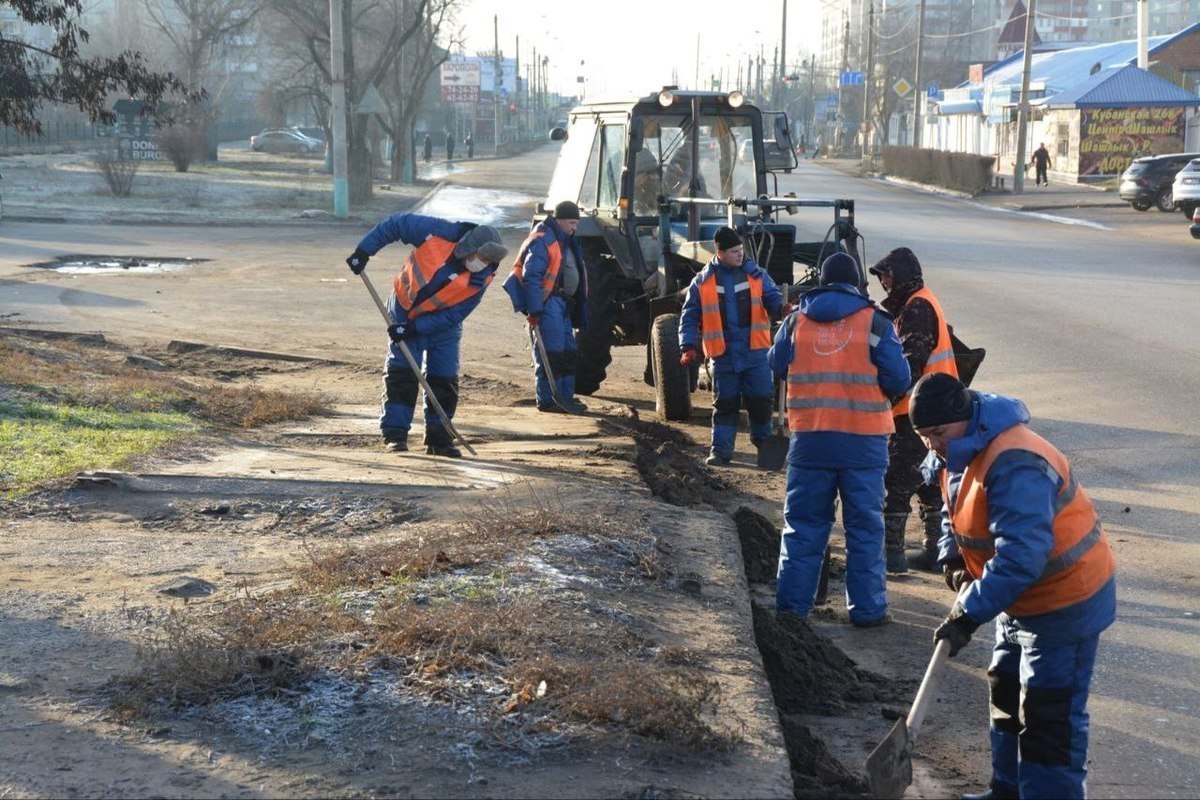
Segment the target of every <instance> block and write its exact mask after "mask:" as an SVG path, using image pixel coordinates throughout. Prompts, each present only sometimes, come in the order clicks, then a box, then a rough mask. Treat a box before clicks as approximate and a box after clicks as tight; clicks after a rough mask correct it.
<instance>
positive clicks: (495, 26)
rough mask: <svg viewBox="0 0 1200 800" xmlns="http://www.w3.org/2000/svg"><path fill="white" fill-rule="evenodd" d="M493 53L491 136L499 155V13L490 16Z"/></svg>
mask: <svg viewBox="0 0 1200 800" xmlns="http://www.w3.org/2000/svg"><path fill="white" fill-rule="evenodd" d="M492 36H493V38H494V46H495V48H496V50H495V53H494V54H493V56H492V136H493V138H494V139H495V145H496V155H500V15H499V14H496V15H494V16H493V17H492Z"/></svg>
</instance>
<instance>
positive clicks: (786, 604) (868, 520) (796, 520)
mask: <svg viewBox="0 0 1200 800" xmlns="http://www.w3.org/2000/svg"><path fill="white" fill-rule="evenodd" d="M861 276H862V271H861V270H860V269H859V266H858V262H856V261H855V260H854V258H853V257H852V256H850V255H848V254H846V253H834V254H833V255H831V256H829V257H828V258H826V259H825V261H823V262H822V263H821V270H820V286H818V287H817V288H816V289H812V290H810V291H808V292H805V293H804V295H802V296H801V297H800V304H799V308H798V309H797V310H796V312H795V313H794V314H791V315H789V316H788V317H787V318H786V319H785V320H784V321H783V324H782V325H780V326H779V330H778V331H777V332H776V334H775V343H774V345H773V346H772V347H771V352H770V367H771V370H772V372H774V374H775V375H776V376H778V377H779V378H781V379H784V380H786V381H787V415H788V428H789V430H791V433H792V441H791V445H790V446H789V448H788V468H787V494H786V495H785V498H784V503H783V518H784V528H783V542H782V545H781V547H780V550H779V570H778V576H777V581H776V590H775V608H776V610H778V611H781V612H788V613H791V614H795V615H797V616H800V617H807V616H808V614H809V613H810V612H811V611H812V607H813V603H814V599H815V596H816V592H817V584H818V582H819V579H820V573H821V562H822V561H823V560H824V557H825V549H826V547H827V546H828V543H829V534H830V529H831V528H832V526H833V517H834V507H835V502H836V500H837V498H838V497H840V498H841V500H842V527H843V528H844V529H845V531H846V608H847V610H848V611H849V616H850V622H851V623H853V624H854V625H857V626H860V627H874V626H878V625H883V624H885V623H887V622H888V621H889V620H890V619H891V616H890V615H889V614H888V600H887V575H886V573H885V571H884V560H883V474H884V472H886V471H887V463H888V460H887V440H888V435H889V434H890V433H891V432H892V430H893V426H892V400H893V398H895V397H897V396H899V395H901V394H903V393H904V391H905V390H906V389H907V388H908V381H909V370H908V363H907V362H906V361H905V360H904V354H903V353H902V352H901V350H900V340H899V339H898V338H897V337H896V330H895V328H894V327H893V326H892V318H891V316H889V315H888V314H887V312H885V311H883V310H881V309H879V308H876V307H875V305H874V304H873V303H872V302H871V301H870V300H869V299H867V296H866V295H865V294H864V293H863V292H862V290H861V289H859V285H860V282H861V281H860V278H861Z"/></svg>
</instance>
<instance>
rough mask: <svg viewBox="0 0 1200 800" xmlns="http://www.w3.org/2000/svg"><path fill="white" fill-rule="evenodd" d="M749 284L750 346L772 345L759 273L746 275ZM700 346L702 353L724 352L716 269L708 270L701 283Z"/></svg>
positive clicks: (711, 355)
mask: <svg viewBox="0 0 1200 800" xmlns="http://www.w3.org/2000/svg"><path fill="white" fill-rule="evenodd" d="M746 282H747V283H748V284H749V287H750V349H751V350H766V349H768V348H769V347H770V346H771V319H770V317H768V316H767V309H766V307H765V306H763V301H762V292H763V289H762V276H761V275H753V276H752V275H747V276H746ZM699 293H700V347H701V349H703V350H704V355H706V356H708V357H709V358H716V357H717V356H720V355H723V354H724V353H725V328H724V326H723V325H722V324H721V295H722V293H723V292H722V291H721V290H720V287H719V286H718V285H717V271H716V270H715V269H713V270H710V271H709V273H708V277H707V278H705V279H704V280H703V281H701V282H700V287H699Z"/></svg>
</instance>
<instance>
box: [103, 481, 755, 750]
mask: <svg viewBox="0 0 1200 800" xmlns="http://www.w3.org/2000/svg"><path fill="white" fill-rule="evenodd" d="M488 519H489V523H488V524H485V523H484V521H483V519H482V518H481V517H474V518H469V519H466V520H464V521H463V522H462V523H460V524H456V525H451V524H439V525H424V526H419V527H418V526H412V528H411V529H410V530H409V535H408V536H407V538H405V539H397V540H394V541H390V542H385V543H376V544H371V545H367V546H354V547H344V546H343V547H337V548H333V549H329V550H325V551H316V550H310V552H309V562H308V563H307V564H304V565H302V566H300V567H299V568H298V569H297V570H296V582H295V583H294V584H293V587H292V588H291V589H289V590H288V591H287V592H286V593H284V594H276V595H272V596H270V597H269V598H264V599H261V600H254V599H252V598H249V597H245V598H241V599H239V600H238V601H237V602H236V603H234V604H231V605H228V606H226V607H225V608H224V609H223V610H222V611H221V612H220V613H217V614H213V615H209V616H197V617H196V618H195V621H194V622H193V623H192V624H191V625H189V623H188V622H187V619H186V618H185V617H183V616H179V617H177V618H174V619H173V624H172V626H171V627H170V628H169V629H168V630H166V631H164V633H163V636H162V637H161V638H160V639H159V640H158V641H157V642H156V643H155V644H154V646H153V647H152V648H147V649H146V650H145V655H146V656H147V659H148V660H147V666H146V668H145V669H143V671H142V672H141V673H140V674H139V675H138V676H135V677H134V678H131V679H129V680H128V681H126V683H125V684H124V691H123V694H122V697H123V699H122V701H121V704H122V706H121V707H122V708H126V709H132V710H137V709H139V708H141V707H142V706H143V705H144V704H145V703H146V702H147V700H148V699H150V698H162V699H164V700H167V701H174V702H179V701H183V702H188V703H196V704H205V703H211V702H215V701H217V700H220V699H225V698H228V697H230V696H231V693H232V694H236V693H238V692H274V691H279V690H281V689H286V690H288V691H297V690H299V685H300V684H301V683H302V682H303V681H304V679H305V678H306V676H309V675H311V674H313V671H314V670H315V669H317V667H318V665H319V666H320V668H322V669H324V670H332V671H334V672H336V673H338V674H341V675H345V676H357V678H358V679H359V680H371V679H372V676H378V675H379V674H380V671H381V670H382V671H385V672H386V673H388V674H393V675H395V676H396V678H394V679H393V680H397V679H398V680H399V681H400V683H401V684H402V685H404V686H406V687H407V688H408V690H409V691H411V692H414V693H416V694H420V695H424V696H427V697H432V698H433V699H435V700H438V701H441V702H445V703H450V704H452V705H453V704H458V703H465V704H467V705H470V706H472V707H474V708H476V709H480V708H482V709H484V711H485V713H486V715H487V716H488V717H489V719H491V720H492V723H491V724H499V725H502V726H504V725H507V726H516V727H517V728H519V729H521V730H538V731H558V732H562V731H575V732H576V733H582V731H584V730H587V729H594V728H601V729H617V730H622V731H626V732H631V733H634V734H637V735H640V736H644V737H648V738H652V739H657V740H664V741H669V742H673V743H678V744H684V745H687V746H689V747H699V748H725V747H728V746H730V745H731V744H733V743H734V742H735V741H736V740H737V737H736V736H731V735H730V734H729V733H728V732H723V731H718V730H715V729H714V728H713V727H712V726H711V725H710V724H709V721H710V720H711V716H710V715H711V714H712V712H713V710H714V709H715V708H716V707H717V706H718V705H719V701H720V688H719V685H718V684H717V683H716V682H715V681H714V680H712V679H711V678H710V677H708V676H707V675H706V673H705V672H704V671H703V670H702V666H703V665H701V664H697V663H696V659H695V658H694V657H693V656H692V655H691V654H690V653H688V652H687V651H686V650H684V649H682V648H678V647H660V646H659V645H658V644H657V643H656V642H655V641H653V639H652V638H651V637H650V636H649V635H648V634H647V633H645V632H643V631H642V630H641V628H642V624H641V623H639V622H636V621H634V620H633V619H632V618H630V617H629V616H628V614H625V613H623V612H619V611H616V610H611V611H610V610H608V609H605V608H604V607H603V606H601V605H598V604H597V601H596V599H595V595H594V594H593V593H589V595H588V596H587V597H586V598H585V597H584V596H583V595H581V594H579V593H577V592H572V591H563V590H562V589H561V588H560V587H559V586H556V585H553V584H551V583H546V582H542V583H539V582H538V576H537V575H536V574H535V571H532V570H528V571H525V572H522V567H521V563H522V558H525V557H526V556H527V555H528V554H529V553H531V552H532V551H533V550H534V549H537V548H538V547H539V546H540V547H542V549H543V550H544V551H545V552H544V553H543V556H544V558H546V559H554V558H555V555H554V554H555V553H556V552H558V551H556V550H555V549H554V548H555V547H556V546H558V545H561V544H562V543H564V542H569V543H575V542H580V541H586V542H590V543H593V544H595V543H602V544H609V545H611V547H610V548H609V549H607V550H605V549H604V548H600V552H602V553H606V554H607V555H606V556H605V558H607V559H608V560H607V562H606V564H607V566H606V569H608V571H609V575H608V577H609V579H610V580H612V581H613V583H620V582H621V581H622V580H627V579H628V573H629V572H630V571H631V569H630V568H631V567H633V570H632V571H633V572H635V573H636V575H635V578H634V579H636V580H648V579H653V575H652V573H648V572H647V571H646V570H644V569H642V568H641V566H639V563H640V562H639V561H638V560H637V559H636V558H634V557H632V556H631V553H632V552H635V551H639V550H642V549H644V548H641V547H638V546H637V543H638V542H642V543H646V542H649V543H650V548H649V549H651V550H653V544H652V542H653V540H652V537H650V536H649V534H647V533H643V532H641V531H639V529H638V528H637V526H633V525H631V524H630V523H629V522H628V521H621V520H619V519H617V518H616V517H615V516H605V517H600V516H597V517H595V518H587V517H584V518H581V517H580V516H579V515H572V514H570V513H568V512H566V511H565V510H564V511H555V510H552V509H551V508H549V507H548V506H546V505H543V506H542V507H540V508H533V509H528V508H527V509H526V510H525V511H524V512H523V513H522V512H515V511H513V512H512V513H503V514H502V513H496V512H495V510H493V511H492V512H491V513H489V515H488ZM581 537H582V538H581ZM539 543H541V544H540V545H539ZM569 559H570V557H569V556H561V554H560V561H561V563H556V564H555V565H554V566H555V569H560V570H561V571H563V572H567V571H569V570H571V569H573V568H574V565H573V564H572V563H569ZM647 560H648V561H649V560H652V559H647ZM593 566H594V565H593ZM622 576H625V577H622ZM618 595H619V593H618ZM481 687H492V689H491V691H485V689H484V688H481ZM497 692H498V694H497ZM481 693H482V694H481Z"/></svg>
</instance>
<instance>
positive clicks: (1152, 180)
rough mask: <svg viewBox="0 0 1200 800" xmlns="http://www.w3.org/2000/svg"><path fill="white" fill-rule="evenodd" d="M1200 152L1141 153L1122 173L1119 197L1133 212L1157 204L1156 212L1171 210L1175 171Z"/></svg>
mask: <svg viewBox="0 0 1200 800" xmlns="http://www.w3.org/2000/svg"><path fill="white" fill-rule="evenodd" d="M1194 158H1200V153H1170V154H1168V155H1163V156H1143V157H1142V158H1135V159H1134V160H1133V163H1132V164H1130V165H1129V167H1128V168H1127V169H1126V170H1125V172H1124V173H1122V175H1121V186H1120V189H1119V190H1118V194H1119V195H1120V198H1121V199H1122V200H1124V201H1125V202H1127V203H1129V205H1131V206H1133V210H1134V211H1146V210H1148V209H1149V208H1150V206H1157V207H1158V210H1159V211H1174V210H1175V201H1174V200H1173V195H1172V192H1171V185H1172V183H1173V182H1174V181H1175V173H1177V172H1179V170H1181V169H1183V167H1184V166H1185V165H1186V164H1187V163H1188V162H1189V161H1191V160H1192V159H1194Z"/></svg>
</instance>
